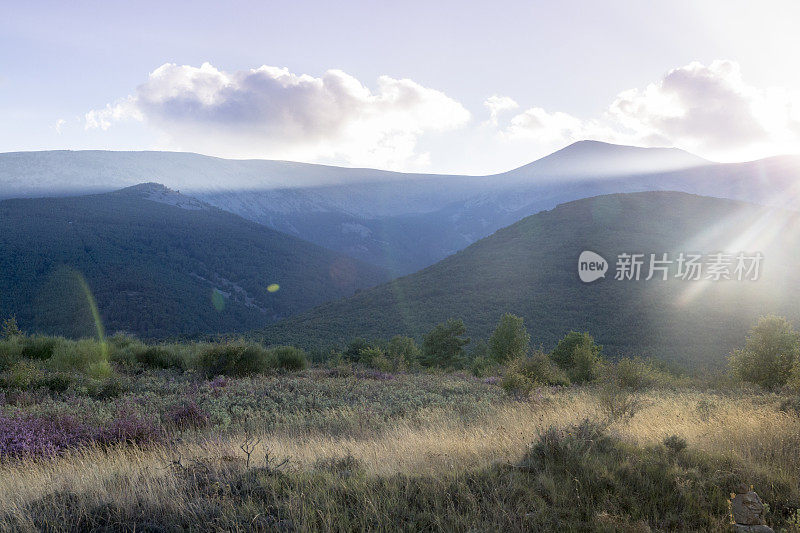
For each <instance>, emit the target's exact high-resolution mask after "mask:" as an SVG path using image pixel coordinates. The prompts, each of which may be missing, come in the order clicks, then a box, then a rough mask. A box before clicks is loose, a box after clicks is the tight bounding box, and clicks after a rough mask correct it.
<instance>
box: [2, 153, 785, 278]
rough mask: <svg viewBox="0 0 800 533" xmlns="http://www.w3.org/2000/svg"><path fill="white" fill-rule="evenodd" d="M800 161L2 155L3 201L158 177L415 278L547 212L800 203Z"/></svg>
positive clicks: (638, 156) (667, 156)
mask: <svg viewBox="0 0 800 533" xmlns="http://www.w3.org/2000/svg"><path fill="white" fill-rule="evenodd" d="M798 179H800V158H798V157H777V158H770V159H765V160H761V161H755V162H750V163H737V164H718V163H711V162H709V161H706V160H704V159H701V158H699V157H696V156H693V155H691V154H689V153H687V152H684V151H682V150H677V149H671V148H637V147H631V146H619V145H613V144H608V143H601V142H596V141H580V142H577V143H574V144H571V145H570V146H567V147H565V148H563V149H561V150H559V151H557V152H555V153H553V154H550V155H548V156H546V157H544V158H542V159H539V160H537V161H534V162H533V163H530V164H528V165H525V166H523V167H520V168H517V169H515V170H511V171H509V172H504V173H501V174H497V175H492V176H447V175H427V174H404V173H397V172H387V171H379V170H370V169H349V168H340V167H331V166H324V165H311V164H304V163H291V162H285V161H258V160H250V161H240V160H225V159H219V158H213V157H207V156H201V155H198V154H186V153H170V152H102V151H86V152H68V151H60V152H20V153H9V154H0V196H5V197H9V196H13V197H19V196H25V195H31V194H33V195H58V194H75V193H76V192H86V191H87V190H90V191H99V190H110V189H114V188H119V187H123V186H127V185H132V184H134V183H140V182H142V181H158V182H159V183H164V184H165V185H167V186H168V187H170V188H173V189H179V190H181V191H182V192H183V193H185V194H188V195H190V196H192V197H195V198H198V199H200V200H202V201H204V202H206V203H209V204H211V205H214V206H216V207H219V208H221V209H224V210H227V211H230V212H232V213H235V214H238V215H240V216H242V217H244V218H247V219H249V220H252V221H254V222H258V223H260V224H264V225H266V226H268V227H270V228H273V229H276V230H278V231H281V232H284V233H288V234H290V235H294V236H296V237H299V238H302V239H304V240H307V241H310V242H313V243H315V244H318V245H320V246H323V247H326V248H329V249H332V250H336V251H339V252H341V253H344V254H347V255H350V256H352V257H355V258H357V259H361V260H363V261H366V262H369V263H372V264H374V265H377V266H380V267H382V268H386V269H389V270H391V271H392V272H393V273H395V274H399V275H402V274H408V273H411V272H414V271H416V270H419V269H420V268H424V267H426V266H429V265H431V264H433V263H435V262H436V261H439V260H441V259H443V258H445V257H447V256H448V255H450V254H452V253H454V252H456V251H458V250H461V249H463V248H465V247H466V246H468V245H470V244H471V243H473V242H475V241H476V240H478V239H480V238H483V237H485V236H487V235H490V234H491V233H493V232H494V231H496V230H498V229H500V228H502V227H505V226H507V225H509V224H512V223H514V222H516V221H518V220H520V219H522V218H524V217H526V216H529V215H532V214H534V213H538V212H539V211H541V210H543V209H552V208H553V207H555V206H556V205H558V204H560V203H564V202H568V201H571V200H577V199H580V198H586V197H589V196H596V195H602V194H611V193H621V192H637V191H647V190H676V191H684V192H689V193H694V194H702V195H711V196H717V197H725V198H733V199H739V200H746V201H752V202H756V203H764V204H765V205H783V206H786V207H789V208H797V206H798V205H800V204H798V196H797V194H798V191H797V189H796V186H795V185H794V184H795V183H796V182H797V180H798Z"/></svg>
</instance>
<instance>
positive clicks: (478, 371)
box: [469, 356, 498, 378]
mask: <svg viewBox="0 0 800 533" xmlns="http://www.w3.org/2000/svg"><path fill="white" fill-rule="evenodd" d="M497 368H498V365H497V363H495V362H494V361H492V360H491V359H489V358H488V357H483V356H478V357H476V358H475V359H473V360H472V363H470V367H469V370H470V372H472V375H473V376H475V377H477V378H484V377H486V376H488V375H490V374H492V373H493V372H494V371H495V370H497Z"/></svg>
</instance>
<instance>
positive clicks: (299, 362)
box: [269, 346, 308, 372]
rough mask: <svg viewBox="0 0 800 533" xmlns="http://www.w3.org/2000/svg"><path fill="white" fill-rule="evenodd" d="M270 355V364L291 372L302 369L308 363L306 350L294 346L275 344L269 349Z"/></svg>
mask: <svg viewBox="0 0 800 533" xmlns="http://www.w3.org/2000/svg"><path fill="white" fill-rule="evenodd" d="M269 353H270V355H271V356H272V361H271V362H270V363H271V366H272V367H273V368H279V369H281V370H289V371H291V372H294V371H297V370H303V369H304V368H305V367H306V366H307V365H308V358H307V357H306V352H304V351H303V350H301V349H300V348H295V347H294V346H276V347H274V348H271V349H270V350H269Z"/></svg>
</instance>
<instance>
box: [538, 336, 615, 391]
mask: <svg viewBox="0 0 800 533" xmlns="http://www.w3.org/2000/svg"><path fill="white" fill-rule="evenodd" d="M602 349H603V347H602V346H600V345H598V344H596V343H595V342H594V338H592V336H591V335H589V333H586V332H584V333H578V332H577V331H570V332H569V333H567V334H566V335H565V336H564V338H563V339H561V340H560V341H559V342H558V345H557V346H556V348H555V349H554V350H553V352H552V353H551V354H550V357H551V359H552V360H553V362H555V363H556V364H557V365H558V366H559V367H560V368H562V369H563V370H565V371H566V372H567V375H568V376H569V378H570V380H571V381H572V382H573V383H583V382H585V381H592V380H594V379H595V378H597V376H598V375H599V373H600V366H601V363H602V358H601V356H600V352H601V351H602Z"/></svg>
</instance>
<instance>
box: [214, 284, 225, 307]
mask: <svg viewBox="0 0 800 533" xmlns="http://www.w3.org/2000/svg"><path fill="white" fill-rule="evenodd" d="M211 305H213V306H214V309H216V310H217V311H219V312H222V311H223V310H224V309H225V295H224V294H222V291H220V290H219V289H214V290H212V291H211Z"/></svg>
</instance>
